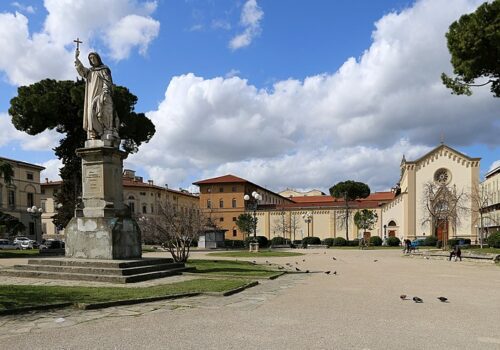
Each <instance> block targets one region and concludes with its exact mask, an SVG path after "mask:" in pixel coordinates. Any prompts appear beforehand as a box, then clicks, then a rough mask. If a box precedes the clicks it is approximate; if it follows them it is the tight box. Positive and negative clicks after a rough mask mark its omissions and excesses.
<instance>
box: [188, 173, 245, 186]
mask: <svg viewBox="0 0 500 350" xmlns="http://www.w3.org/2000/svg"><path fill="white" fill-rule="evenodd" d="M231 182H239V183H241V182H250V181H247V180H245V179H242V178H241V177H238V176H234V175H231V174H228V175H224V176H218V177H213V178H211V179H206V180H201V181H197V182H193V185H204V184H221V183H231Z"/></svg>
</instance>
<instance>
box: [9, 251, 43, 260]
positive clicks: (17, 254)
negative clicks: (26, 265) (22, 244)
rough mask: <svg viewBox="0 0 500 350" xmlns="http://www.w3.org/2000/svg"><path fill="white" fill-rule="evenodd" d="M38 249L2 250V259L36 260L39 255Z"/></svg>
mask: <svg viewBox="0 0 500 350" xmlns="http://www.w3.org/2000/svg"><path fill="white" fill-rule="evenodd" d="M39 254H40V253H39V251H38V249H25V250H22V249H5V250H3V249H1V250H0V259H8V258H34V257H37V256H38V255H39Z"/></svg>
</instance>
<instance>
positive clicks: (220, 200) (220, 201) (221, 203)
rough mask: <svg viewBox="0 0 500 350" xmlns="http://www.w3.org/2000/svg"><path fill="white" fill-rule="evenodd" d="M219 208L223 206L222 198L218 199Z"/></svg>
mask: <svg viewBox="0 0 500 350" xmlns="http://www.w3.org/2000/svg"><path fill="white" fill-rule="evenodd" d="M219 208H224V200H223V199H219Z"/></svg>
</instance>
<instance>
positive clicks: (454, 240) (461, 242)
mask: <svg viewBox="0 0 500 350" xmlns="http://www.w3.org/2000/svg"><path fill="white" fill-rule="evenodd" d="M470 243H471V242H470V239H469V238H450V239H449V240H448V245H449V246H450V247H454V246H456V245H457V244H458V245H470Z"/></svg>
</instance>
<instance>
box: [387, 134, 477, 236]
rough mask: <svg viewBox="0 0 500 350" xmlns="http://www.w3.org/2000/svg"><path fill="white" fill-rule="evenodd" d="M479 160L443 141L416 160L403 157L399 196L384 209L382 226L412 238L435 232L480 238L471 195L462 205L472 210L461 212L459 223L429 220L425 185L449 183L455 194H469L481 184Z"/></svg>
mask: <svg viewBox="0 0 500 350" xmlns="http://www.w3.org/2000/svg"><path fill="white" fill-rule="evenodd" d="M480 160H481V158H471V157H469V156H467V155H465V154H462V153H460V152H458V151H457V150H454V149H452V148H451V147H449V146H447V145H444V144H441V145H439V146H438V147H436V148H434V149H433V150H432V151H430V152H428V153H427V154H425V155H423V156H422V157H420V158H419V159H417V160H414V161H407V160H406V159H405V158H404V156H403V160H402V161H401V176H400V179H399V182H398V185H397V188H396V194H397V195H396V197H395V198H394V200H393V201H391V202H390V203H388V204H386V205H384V207H383V209H382V223H383V225H387V227H388V229H389V230H390V231H391V232H394V233H395V235H396V236H397V237H404V238H409V239H413V238H424V237H426V236H429V235H434V236H436V237H437V238H438V240H443V239H445V240H446V239H448V238H470V239H471V241H472V242H474V241H475V240H476V239H477V229H476V227H475V225H476V216H477V211H475V210H473V209H474V208H472V203H471V200H470V198H465V199H464V200H463V205H464V206H465V207H467V208H468V209H469V211H468V213H466V214H462V215H460V222H457V223H452V222H448V221H449V220H447V221H446V222H445V221H443V222H435V221H433V220H431V221H428V220H426V219H427V217H428V215H427V214H426V210H427V209H426V208H425V197H424V187H425V186H426V184H429V183H435V184H436V185H446V186H448V187H449V188H452V189H453V190H454V191H456V193H461V192H464V193H466V194H470V193H471V191H472V189H473V188H474V186H477V185H478V184H479V165H480ZM464 197H466V196H464ZM438 204H439V202H436V203H433V204H432V205H438Z"/></svg>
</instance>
